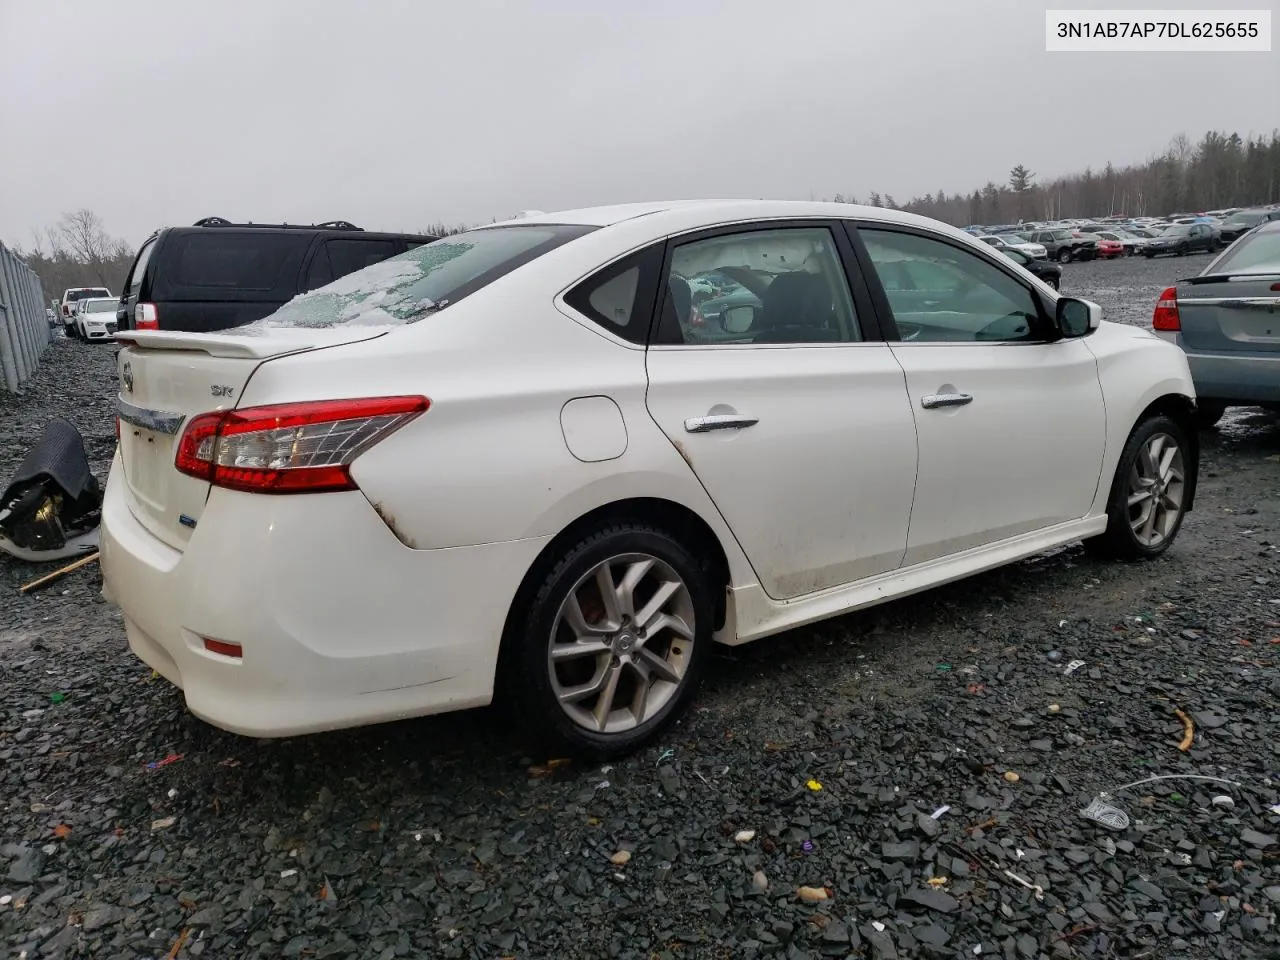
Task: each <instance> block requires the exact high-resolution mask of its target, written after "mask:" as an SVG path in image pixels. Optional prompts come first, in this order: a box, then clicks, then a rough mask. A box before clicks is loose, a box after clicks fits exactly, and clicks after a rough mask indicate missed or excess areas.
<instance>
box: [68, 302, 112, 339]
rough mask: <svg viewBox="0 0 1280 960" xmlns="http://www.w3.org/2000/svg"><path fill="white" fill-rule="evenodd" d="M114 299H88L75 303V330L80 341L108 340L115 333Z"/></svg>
mask: <svg viewBox="0 0 1280 960" xmlns="http://www.w3.org/2000/svg"><path fill="white" fill-rule="evenodd" d="M119 306H120V301H119V300H117V299H116V298H115V297H89V298H87V299H84V300H80V301H78V302H77V303H76V312H75V330H76V336H78V337H79V338H80V339H81V340H86V341H88V340H110V339H111V338H112V336H113V335H114V334H115V332H116V308H118V307H119Z"/></svg>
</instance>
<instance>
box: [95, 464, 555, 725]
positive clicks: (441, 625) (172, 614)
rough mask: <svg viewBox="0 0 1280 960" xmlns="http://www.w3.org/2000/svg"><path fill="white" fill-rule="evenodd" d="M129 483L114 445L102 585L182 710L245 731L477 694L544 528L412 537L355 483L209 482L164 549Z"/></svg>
mask: <svg viewBox="0 0 1280 960" xmlns="http://www.w3.org/2000/svg"><path fill="white" fill-rule="evenodd" d="M131 496H132V495H131V493H130V492H129V491H128V488H127V485H126V484H125V483H124V480H123V473H122V470H121V467H120V461H119V458H118V457H117V459H116V462H115V463H114V464H113V466H112V470H111V475H110V477H109V479H108V482H107V488H106V493H105V497H104V503H103V515H102V526H101V550H102V570H103V583H104V587H103V595H104V596H105V597H106V598H107V599H108V600H109V601H111V602H113V603H115V604H117V605H118V606H119V607H120V609H121V611H122V612H123V614H124V622H125V630H126V633H127V635H128V642H129V646H130V648H131V649H132V650H133V652H134V653H135V654H136V655H137V656H138V657H140V658H141V659H142V660H143V661H144V662H145V663H147V664H148V665H149V666H151V667H152V668H153V669H154V670H156V671H157V672H158V673H160V674H161V675H162V676H164V677H165V678H167V679H168V680H170V681H171V682H172V683H174V684H175V685H177V686H178V687H180V688H181V689H182V691H183V694H184V696H185V698H186V703H187V706H188V708H189V709H190V710H191V712H192V713H194V714H195V715H196V716H199V717H201V718H202V719H204V720H206V721H208V722H209V723H211V724H213V725H214V726H217V727H221V728H223V729H225V730H230V731H232V732H234V733H240V734H245V735H248V736H258V737H275V736H291V735H294V734H303V733H312V732H316V731H321V730H332V729H339V728H343V727H350V726H358V725H362V724H369V723H379V722H383V721H387V720H394V719H400V718H404V717H410V716H421V715H424V714H430V713H440V712H444V711H448V710H457V709H465V708H468V707H475V706H481V705H483V704H485V703H488V702H489V701H490V699H491V698H492V695H493V680H494V670H495V668H496V663H497V655H498V643H499V639H500V637H501V634H502V629H503V625H504V622H505V619H506V615H507V609H508V605H509V603H510V601H511V598H512V597H513V596H514V595H515V592H516V588H517V586H518V585H519V583H520V581H521V579H522V578H523V577H524V575H525V572H526V571H527V570H528V569H529V567H530V565H531V564H532V562H533V560H534V559H535V558H536V556H537V554H538V552H539V551H540V550H541V548H542V547H543V546H544V545H545V543H546V542H547V540H546V539H545V538H538V539H532V540H515V541H507V542H504V543H493V544H485V545H481V546H474V547H454V548H449V549H442V550H412V549H409V548H408V547H406V546H404V545H403V544H402V543H400V541H399V540H397V539H396V538H395V536H394V535H393V534H392V533H391V531H390V530H389V529H388V528H387V526H386V525H385V524H384V523H383V522H382V521H381V520H380V519H379V518H378V516H377V514H376V513H375V512H374V510H373V508H372V507H371V506H370V505H369V503H368V501H367V500H366V499H365V498H364V496H363V495H362V494H361V493H359V492H355V491H353V492H349V493H345V492H344V493H332V494H310V495H300V496H263V495H254V494H245V493H237V492H233V491H227V490H220V489H215V490H213V491H212V492H211V495H210V497H209V501H208V504H207V505H206V508H205V511H204V513H203V514H202V516H201V518H200V522H199V526H198V527H197V528H196V530H195V532H194V533H193V534H192V535H191V539H190V541H189V543H188V545H187V548H186V550H185V551H183V552H179V551H177V550H174V549H173V548H171V547H169V546H168V545H167V544H165V543H163V542H162V541H160V540H158V539H157V538H156V537H154V536H153V535H152V534H151V533H150V532H149V531H147V530H146V529H145V528H144V527H143V526H142V525H141V524H140V523H139V522H138V521H137V520H136V519H135V517H134V515H133V513H132V512H131V510H130V507H129V500H130V497H131ZM204 637H208V638H212V639H217V640H223V641H227V642H230V643H237V644H240V645H241V647H242V648H243V659H240V660H235V659H231V658H228V657H224V656H220V655H218V654H214V653H210V652H208V651H206V650H205V649H204V646H203V639H202V638H204Z"/></svg>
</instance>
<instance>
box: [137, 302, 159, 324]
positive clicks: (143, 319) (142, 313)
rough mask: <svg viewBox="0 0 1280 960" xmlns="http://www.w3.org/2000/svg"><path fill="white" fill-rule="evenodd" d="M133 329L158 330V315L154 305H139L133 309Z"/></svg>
mask: <svg viewBox="0 0 1280 960" xmlns="http://www.w3.org/2000/svg"><path fill="white" fill-rule="evenodd" d="M133 328H134V329H135V330H159V329H160V313H159V311H157V310H156V305H155V304H154V303H140V304H138V305H137V306H136V307H134V308H133Z"/></svg>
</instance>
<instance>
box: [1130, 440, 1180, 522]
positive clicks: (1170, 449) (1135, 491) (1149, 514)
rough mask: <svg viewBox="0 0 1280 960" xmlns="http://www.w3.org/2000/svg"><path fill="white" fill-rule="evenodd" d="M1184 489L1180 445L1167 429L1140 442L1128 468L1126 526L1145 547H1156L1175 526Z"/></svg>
mask: <svg viewBox="0 0 1280 960" xmlns="http://www.w3.org/2000/svg"><path fill="white" fill-rule="evenodd" d="M1185 490H1186V469H1185V466H1184V464H1183V459H1182V448H1181V447H1180V446H1179V445H1178V442H1177V441H1176V440H1174V438H1173V437H1171V436H1169V434H1167V433H1156V434H1152V435H1151V436H1150V437H1148V438H1147V441H1146V442H1145V443H1143V445H1142V448H1141V449H1140V450H1139V451H1138V456H1137V457H1135V458H1134V461H1133V469H1132V470H1130V471H1129V527H1130V529H1132V530H1133V535H1134V537H1135V538H1136V539H1137V541H1138V542H1139V543H1140V544H1142V545H1143V546H1145V547H1157V546H1159V545H1160V544H1161V543H1163V542H1164V540H1165V539H1166V538H1168V537H1169V536H1170V535H1171V534H1172V533H1173V532H1174V531H1175V530H1176V529H1177V526H1178V520H1179V518H1180V517H1181V516H1182V502H1183V496H1184V494H1185Z"/></svg>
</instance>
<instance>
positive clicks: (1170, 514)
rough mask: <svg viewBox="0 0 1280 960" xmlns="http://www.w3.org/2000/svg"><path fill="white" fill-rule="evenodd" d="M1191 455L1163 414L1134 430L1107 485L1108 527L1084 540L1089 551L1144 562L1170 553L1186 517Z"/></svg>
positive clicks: (1182, 435) (1182, 436)
mask: <svg viewBox="0 0 1280 960" xmlns="http://www.w3.org/2000/svg"><path fill="white" fill-rule="evenodd" d="M1190 451H1191V445H1190V443H1189V442H1188V441H1187V436H1186V434H1185V433H1184V432H1183V430H1182V428H1181V427H1180V426H1178V424H1177V423H1176V422H1174V421H1173V420H1172V419H1170V418H1169V417H1166V416H1164V415H1163V414H1157V415H1155V416H1152V417H1148V418H1147V419H1145V420H1143V421H1142V422H1141V423H1139V424H1138V425H1137V426H1136V427H1134V429H1133V433H1131V434H1130V435H1129V440H1128V442H1127V443H1125V446H1124V450H1123V451H1122V452H1121V454H1120V463H1119V464H1118V465H1117V467H1116V474H1115V478H1114V479H1113V481H1112V484H1111V495H1110V498H1109V500H1108V501H1107V529H1106V531H1105V532H1103V533H1101V534H1099V535H1098V536H1096V537H1091V538H1089V539H1088V540H1086V541H1085V542H1084V543H1085V547H1086V548H1087V549H1088V550H1089V552H1090V553H1093V554H1094V555H1095V556H1100V557H1105V558H1110V559H1118V560H1148V559H1151V558H1153V557H1158V556H1160V554H1162V553H1164V552H1165V551H1166V550H1168V549H1169V546H1170V545H1171V544H1172V543H1173V541H1174V538H1176V537H1177V535H1178V530H1179V529H1180V528H1181V527H1182V519H1183V517H1184V516H1185V515H1186V502H1187V497H1188V494H1189V493H1190V490H1191V485H1190V481H1191V478H1192V471H1193V470H1194V469H1195V464H1194V463H1192V462H1191V460H1190Z"/></svg>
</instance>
